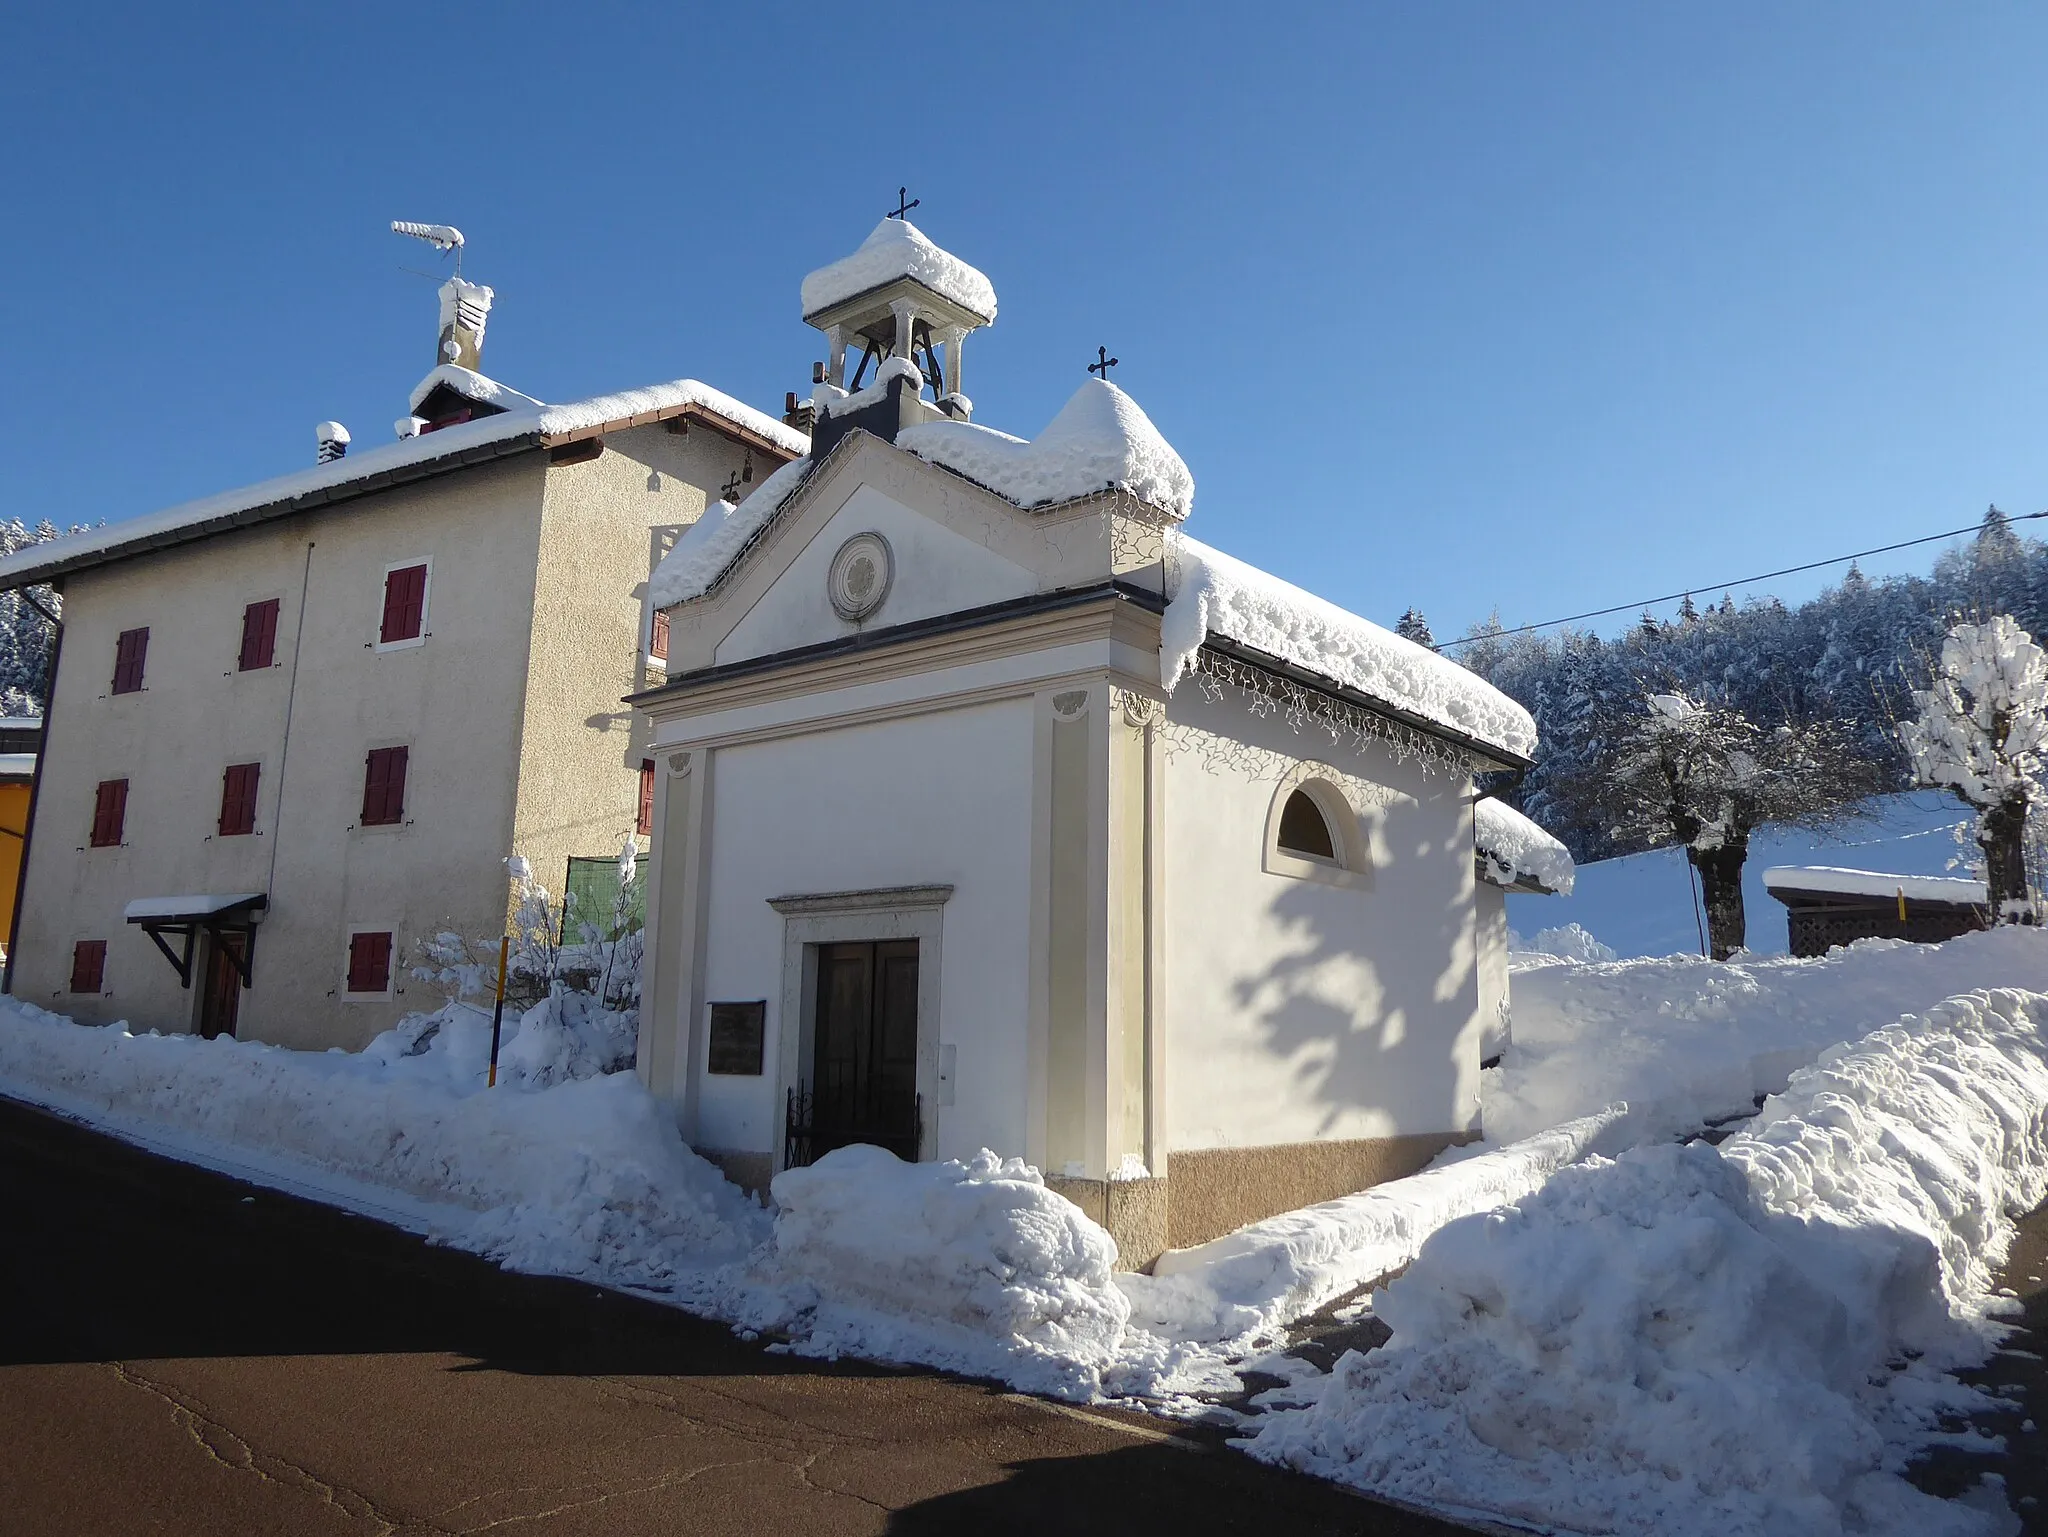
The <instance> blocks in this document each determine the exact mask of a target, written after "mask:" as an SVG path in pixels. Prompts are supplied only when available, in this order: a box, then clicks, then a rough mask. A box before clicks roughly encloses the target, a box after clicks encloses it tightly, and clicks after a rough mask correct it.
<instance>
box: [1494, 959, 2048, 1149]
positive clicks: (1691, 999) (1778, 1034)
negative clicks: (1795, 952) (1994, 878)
mask: <svg viewBox="0 0 2048 1537" xmlns="http://www.w3.org/2000/svg"><path fill="white" fill-rule="evenodd" d="M1516 960H1517V965H1516V968H1515V970H1514V972H1513V974H1512V980H1511V996H1512V999H1513V1003H1514V1012H1515V1031H1514V1040H1513V1043H1512V1044H1511V1045H1510V1046H1509V1047H1508V1049H1507V1051H1506V1053H1505V1054H1504V1056H1503V1058H1502V1061H1501V1065H1500V1066H1499V1067H1498V1068H1496V1069H1493V1070H1491V1071H1489V1072H1487V1073H1485V1074H1484V1075H1482V1078H1481V1084H1482V1094H1483V1096H1484V1107H1483V1112H1484V1124H1485V1127H1486V1135H1487V1138H1488V1140H1489V1141H1493V1142H1509V1141H1513V1140H1514V1139H1516V1138H1518V1137H1526V1136H1528V1135H1530V1134H1531V1133H1533V1132H1536V1131H1539V1130H1541V1129H1542V1128H1544V1127H1546V1126H1554V1125H1556V1124H1558V1123H1559V1122H1561V1121H1565V1120H1568V1119H1570V1118H1571V1117H1573V1116H1578V1115H1585V1114H1588V1113H1590V1112H1592V1111H1594V1110H1597V1109H1599V1108H1600V1107H1601V1106H1602V1105H1607V1104H1611V1103H1613V1102H1615V1101H1617V1100H1624V1101H1626V1102H1627V1103H1628V1106H1629V1109H1630V1111H1631V1117H1630V1118H1631V1121H1632V1122H1633V1123H1634V1124H1635V1125H1636V1126H1637V1127H1638V1128H1639V1129H1640V1130H1641V1132H1642V1133H1643V1134H1644V1135H1645V1136H1655V1135H1660V1134H1670V1133H1676V1132H1684V1131H1688V1130H1691V1129H1692V1128H1695V1127H1697V1126H1698V1125H1699V1124H1700V1123H1701V1122H1702V1121H1711V1120H1719V1119H1722V1118H1725V1117H1728V1116H1735V1115H1745V1114H1747V1113H1748V1112H1749V1111H1750V1110H1751V1109H1752V1108H1753V1107H1754V1105H1755V1103H1756V1097H1757V1096H1758V1095H1759V1094H1767V1093H1773V1092H1776V1091H1778V1090H1782V1089H1783V1088H1784V1087H1785V1083H1786V1079H1787V1077H1788V1076H1789V1075H1790V1074H1791V1073H1792V1071H1793V1070H1794V1069H1795V1068H1799V1067H1803V1066H1805V1065H1806V1064H1807V1063H1809V1062H1811V1061H1812V1060H1813V1059H1814V1057H1815V1055H1816V1054H1817V1053H1818V1052H1819V1051H1820V1050H1821V1049H1822V1048H1823V1047H1826V1046H1831V1045H1833V1044H1835V1043H1836V1042H1838V1041H1845V1040H1855V1039H1856V1038H1858V1037H1859V1036H1862V1035H1863V1034H1865V1033H1867V1032H1868V1031H1870V1030H1873V1029H1875V1028H1876V1027H1878V1026H1879V1025H1882V1024H1884V1023H1886V1022H1887V1021H1889V1020H1892V1019H1896V1018H1897V1017H1898V1016H1899V1015H1900V1014H1901V1013H1902V1012H1906V1011H1909V1010H1920V1009H1925V1008H1928V1007H1930V1006H1931V1005H1933V1004H1934V1003H1936V1002H1937V1001H1939V1000H1940V999H1943V998H1946V997H1948V996H1949V995H1951V994H1953V993H1959V992H1965V991H1968V990H1969V989H1972V988H1977V987H2023V988H2028V989H2031V990H2035V991H2048V933H2044V932H2043V931H2042V930H2040V929H2034V928H2020V927H2007V928H2001V929H1993V930H1990V931H1988V932H1986V933H1982V934H1966V935H1964V936H1963V937H1962V938H1960V939H1952V940H1950V941H1948V942H1947V943H1946V944H1940V945H1916V944H1908V943H1907V942H1906V941H1904V940H1891V939H1866V940H1861V941H1859V942H1857V943H1856V944H1854V945H1850V946H1848V947H1846V948H1844V949H1840V950H1836V951H1833V952H1831V953H1830V954H1828V955H1826V956H1823V957H1821V958H1819V959H1816V960H1793V959H1791V958H1790V957H1776V958H1772V959H1768V960H1747V959H1745V960H1736V961H1710V960H1705V959H1702V958H1700V957H1697V956H1682V955H1674V956H1670V957H1668V958H1666V959H1664V960H1655V961H1620V962H1615V963H1612V964H1608V965H1560V964H1549V965H1544V964H1537V965H1534V966H1532V965H1530V964H1529V962H1528V958H1527V957H1517V958H1516Z"/></svg>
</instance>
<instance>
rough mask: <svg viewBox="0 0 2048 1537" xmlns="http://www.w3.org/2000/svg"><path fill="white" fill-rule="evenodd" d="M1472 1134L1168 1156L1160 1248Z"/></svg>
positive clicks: (1362, 1181) (1331, 1194)
mask: <svg viewBox="0 0 2048 1537" xmlns="http://www.w3.org/2000/svg"><path fill="white" fill-rule="evenodd" d="M1478 1138H1479V1133H1477V1132H1476V1131H1465V1132H1459V1131H1444V1132H1423V1133H1419V1134H1417V1135H1414V1136H1407V1137H1368V1138H1362V1139H1360V1140H1358V1141H1354V1142H1287V1143H1281V1144H1279V1145H1277V1146H1273V1147H1216V1148H1203V1149H1201V1150H1200V1151H1193V1152H1177V1153H1174V1154H1172V1155H1171V1157H1170V1158H1169V1159H1168V1160H1167V1165H1166V1173H1167V1178H1166V1179H1164V1180H1162V1181H1157V1182H1156V1183H1160V1184H1164V1185H1165V1186H1166V1187H1167V1201H1166V1247H1168V1248H1171V1249H1185V1248H1187V1247H1188V1246H1189V1245H1191V1244H1198V1243H1207V1242H1208V1241H1209V1240H1210V1239H1212V1238H1221V1237H1222V1236H1223V1235H1224V1234H1225V1233H1228V1232H1231V1231H1233V1230H1234V1229H1236V1228H1241V1227H1243V1226H1244V1225H1245V1224H1246V1223H1247V1222H1258V1221H1261V1220H1263V1219H1264V1218H1267V1217H1273V1216H1277V1215H1279V1214H1280V1213H1281V1212H1283V1211H1293V1210H1294V1209H1295V1208H1296V1207H1299V1206H1313V1205H1315V1204H1316V1203H1317V1202H1318V1201H1333V1200H1335V1199H1336V1198H1337V1197H1338V1196H1340V1195H1350V1194H1352V1193H1353V1192H1355V1191H1359V1190H1364V1189H1367V1188H1368V1187H1370V1186H1372V1185H1379V1184H1384V1183H1385V1182H1386V1181H1388V1180H1390V1179H1402V1178H1405V1177H1406V1176H1407V1175H1410V1174H1413V1173H1415V1172H1416V1171H1417V1170H1418V1169H1420V1168H1422V1166H1423V1165H1424V1164H1426V1163H1428V1162H1429V1161H1430V1159H1432V1158H1434V1157H1436V1155H1437V1154H1438V1153H1441V1152H1442V1151H1443V1150H1444V1149H1445V1148H1447V1147H1455V1146H1457V1145H1458V1144H1459V1143H1463V1142H1475V1141H1477V1140H1478ZM1047 1183H1051V1182H1050V1181H1047ZM1105 1225H1106V1224H1105ZM1156 1257H1157V1255H1156V1253H1155V1254H1154V1255H1152V1256H1150V1257H1148V1258H1147V1260H1146V1261H1145V1263H1147V1264H1150V1263H1151V1260H1152V1259H1153V1258H1156Z"/></svg>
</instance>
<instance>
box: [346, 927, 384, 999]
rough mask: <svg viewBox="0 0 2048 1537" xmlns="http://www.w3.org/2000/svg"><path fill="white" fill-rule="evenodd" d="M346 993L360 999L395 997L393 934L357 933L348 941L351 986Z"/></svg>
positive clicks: (376, 931) (366, 930) (380, 930)
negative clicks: (392, 965) (393, 982)
mask: <svg viewBox="0 0 2048 1537" xmlns="http://www.w3.org/2000/svg"><path fill="white" fill-rule="evenodd" d="M344 991H346V992H348V993H350V994H352V995H355V996H357V997H378V998H385V997H389V996H390V994H391V931H390V930H389V929H357V930H355V931H354V932H353V933H351V934H350V935H349V937H348V983H347V986H346V987H345V989H344Z"/></svg>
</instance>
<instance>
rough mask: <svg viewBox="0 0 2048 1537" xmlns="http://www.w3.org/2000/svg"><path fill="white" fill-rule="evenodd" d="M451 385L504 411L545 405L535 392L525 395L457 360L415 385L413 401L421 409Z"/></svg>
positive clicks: (466, 398) (444, 365)
mask: <svg viewBox="0 0 2048 1537" xmlns="http://www.w3.org/2000/svg"><path fill="white" fill-rule="evenodd" d="M444 384H445V385H447V386H448V388H449V389H451V390H453V391H455V393H456V394H458V395H460V396H461V397H462V398H463V399H464V400H474V401H476V402H477V403H478V404H480V405H487V406H496V407H497V408H498V409H499V410H501V411H516V410H518V409H519V408H520V407H522V406H544V405H546V404H547V402H546V401H543V400H535V399H534V398H533V397H532V396H531V395H522V394H520V393H519V391H517V390H515V389H513V388H512V387H511V386H510V385H507V384H500V383H499V382H498V381H497V380H496V379H492V378H488V377H486V376H485V375H483V374H480V373H478V372H477V371H476V370H475V369H473V368H462V367H459V366H458V365H456V364H454V363H443V364H441V365H440V366H439V367H438V368H436V369H435V370H434V371H433V372H432V373H430V374H428V375H427V376H426V378H424V379H422V380H420V382H419V383H418V384H416V385H414V386H413V391H412V399H411V404H412V408H413V410H414V411H417V410H419V408H420V402H421V401H423V400H425V399H426V398H427V397H428V396H429V395H431V394H433V393H434V391H435V390H436V389H437V388H439V387H440V386H441V385H444Z"/></svg>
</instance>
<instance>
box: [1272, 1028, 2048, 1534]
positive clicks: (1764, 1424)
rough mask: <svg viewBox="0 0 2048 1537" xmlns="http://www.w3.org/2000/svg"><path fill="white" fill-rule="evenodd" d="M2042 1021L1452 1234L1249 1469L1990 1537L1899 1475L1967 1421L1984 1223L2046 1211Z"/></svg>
mask: <svg viewBox="0 0 2048 1537" xmlns="http://www.w3.org/2000/svg"><path fill="white" fill-rule="evenodd" d="M2037 1020H2048V997H2043V996H2041V995H2038V994H2022V993H2014V992H1998V993H1988V994H1987V993H1975V994H1972V995H1969V996H1966V997H1958V998H1953V999H1950V1000H1948V1001H1946V1002H1944V1003H1942V1004H1941V1005H1940V1006H1938V1007H1937V1008H1935V1009H1933V1010H1931V1011H1930V1012H1929V1014H1928V1016H1927V1017H1926V1018H1924V1019H1919V1018H1914V1017H1911V1016H1908V1017H1906V1018H1904V1019H1902V1020H1899V1021H1898V1022H1897V1023H1896V1024H1895V1025H1893V1026H1891V1027H1888V1028H1885V1029H1881V1030H1879V1031H1877V1032H1875V1033H1873V1034H1871V1035H1870V1036H1868V1037H1866V1038H1865V1039H1864V1040H1862V1041H1860V1042H1858V1043H1857V1044H1856V1045H1854V1046H1853V1047H1843V1048H1841V1049H1840V1050H1838V1051H1835V1052H1833V1053H1830V1054H1829V1057H1828V1059H1827V1060H1826V1061H1825V1062H1823V1063H1822V1064H1821V1065H1820V1066H1819V1067H1816V1068H1815V1069H1813V1070H1811V1071H1809V1072H1806V1073H1802V1074H1801V1075H1799V1077H1798V1078H1796V1079H1795V1080H1794V1082H1793V1084H1792V1086H1791V1089H1790V1091H1789V1092H1788V1094H1787V1096H1786V1097H1785V1098H1784V1099H1783V1100H1781V1101H1778V1102H1775V1103H1773V1104H1772V1105H1770V1106H1769V1107H1767V1109H1766V1111H1765V1114H1764V1115H1763V1117H1761V1119H1760V1122H1759V1124H1758V1126H1757V1127H1756V1128H1755V1129H1754V1130H1752V1131H1749V1132H1745V1133H1743V1134H1741V1135H1738V1136H1737V1137H1734V1138H1732V1139H1730V1141H1729V1142H1728V1143H1726V1144H1725V1145H1724V1146H1722V1147H1721V1148H1720V1149H1718V1150H1717V1149H1715V1148H1712V1147H1709V1146H1707V1145H1706V1144H1704V1143H1692V1144H1688V1145H1684V1146H1671V1145H1662V1146H1656V1147H1648V1148H1642V1149H1638V1150H1635V1151H1633V1152H1630V1153H1627V1154H1624V1155H1623V1156H1622V1157H1621V1159H1619V1160H1618V1161H1615V1162H1608V1161H1606V1160H1604V1159H1599V1158H1595V1159H1592V1160H1590V1161H1589V1162H1588V1163H1586V1164H1584V1165H1581V1166H1578V1167H1575V1168H1570V1169H1566V1170H1563V1171H1561V1172H1560V1173H1559V1174H1558V1175H1557V1176H1556V1177H1555V1178H1554V1179H1553V1180H1552V1181H1551V1182H1550V1183H1549V1184H1548V1185H1547V1186H1546V1187H1545V1188H1544V1189H1543V1190H1542V1191H1541V1192H1540V1193H1539V1194H1537V1195H1535V1196H1533V1197H1531V1198H1529V1199H1528V1200H1526V1201H1524V1202H1522V1203H1521V1204H1520V1205H1519V1206H1518V1207H1516V1208H1514V1209H1511V1210H1506V1211H1498V1212H1494V1213H1490V1214H1488V1215H1485V1216H1481V1217H1475V1218H1470V1219H1467V1220H1465V1221H1462V1222H1457V1223H1453V1224H1451V1225H1450V1226H1448V1227H1446V1228H1444V1229H1443V1230H1442V1231H1440V1232H1439V1233H1438V1234H1437V1235H1436V1236H1435V1237H1434V1238H1432V1239H1431V1240H1430V1241H1429V1242H1428V1243H1427V1244H1425V1245H1424V1246H1423V1249H1422V1252H1421V1254H1420V1255H1419V1256H1418V1257H1417V1259H1416V1261H1415V1263H1414V1265H1413V1266H1411V1267H1410V1269H1409V1270H1408V1272H1407V1273H1406V1274H1405V1275H1403V1276H1402V1277H1400V1278H1399V1279H1397V1280H1396V1281H1394V1282H1393V1283H1392V1285H1391V1286H1389V1287H1388V1289H1387V1290H1386V1292H1385V1293H1384V1295H1383V1296H1382V1297H1381V1298H1379V1299H1378V1301H1377V1305H1376V1308H1375V1311H1376V1313H1377V1315H1378V1317H1379V1318H1380V1319H1381V1320H1382V1321H1383V1322H1385V1323H1387V1324H1388V1325H1390V1326H1391V1327H1392V1329H1393V1338H1392V1340H1391V1341H1390V1342H1389V1344H1388V1345H1387V1346H1386V1347H1385V1348H1383V1349H1382V1350H1380V1351H1378V1352H1375V1353H1374V1354H1372V1355H1369V1356H1361V1355H1358V1354H1356V1353H1355V1352H1354V1353H1350V1354H1347V1355H1346V1356H1345V1357H1344V1358H1343V1359H1342V1360H1340V1361H1339V1362H1338V1364H1337V1367H1336V1369H1335V1371H1334V1372H1333V1373H1332V1375H1331V1376H1330V1377H1328V1378H1327V1379H1324V1380H1322V1381H1321V1382H1316V1383H1309V1384H1306V1385H1302V1384H1296V1385H1294V1386H1293V1387H1292V1388H1290V1389H1289V1390H1288V1391H1289V1393H1290V1394H1292V1395H1293V1397H1294V1399H1295V1401H1296V1402H1301V1401H1303V1400H1310V1401H1309V1402H1307V1403H1306V1405H1305V1406H1304V1407H1299V1408H1289V1409H1282V1410H1280V1411H1278V1412H1276V1413H1275V1414H1273V1415H1271V1416H1269V1417H1268V1418H1267V1419H1265V1420H1264V1421H1262V1422H1261V1423H1260V1425H1259V1428H1258V1430H1257V1432H1256V1434H1255V1435H1254V1436H1253V1437H1252V1438H1251V1439H1250V1441H1249V1443H1248V1447H1249V1450H1250V1451H1251V1452H1252V1453H1253V1455H1255V1456H1259V1457H1261V1458H1264V1459H1266V1460H1269V1461H1273V1462H1280V1463H1285V1464H1287V1465H1289V1466H1293V1467H1296V1468H1300V1469H1303V1470H1305V1471H1309V1472H1314V1473H1320V1474H1323V1475H1325V1476H1329V1477H1335V1478H1340V1479H1343V1480H1345V1481H1347V1482H1350V1483H1354V1484H1357V1485H1359V1486H1361V1487H1364V1488H1367V1489H1370V1490H1373V1491H1374V1492H1377V1493H1382V1494H1387V1495H1392V1496H1394V1497H1396V1498H1402V1499H1408V1500H1414V1501H1419V1502H1422V1503H1426V1504H1429V1505H1433V1506H1436V1507H1438V1508H1441V1509H1445V1510H1447V1511H1451V1512H1453V1513H1468V1514H1469V1513H1475V1512H1476V1513H1483V1514H1487V1515H1492V1516H1500V1517H1506V1518H1508V1519H1510V1520H1514V1521H1518V1522H1529V1523H1534V1524H1537V1525H1539V1526H1541V1527H1546V1528H1547V1527H1550V1526H1561V1527H1565V1528H1568V1529H1571V1530H1574V1531H1589V1532H1590V1531H1599V1532H1653V1533H1659V1534H1672V1537H1686V1534H1701V1537H1706V1534H1712V1537H1732V1534H1742V1533H1778V1532H1788V1531H1800V1532H1816V1533H1824V1532H1842V1531H1858V1532H1880V1533H1883V1532H1890V1533H1902V1534H1904V1533H1910V1534H1912V1537H1923V1534H1926V1533H1936V1532H1957V1533H1960V1532H1992V1531H1998V1530H2001V1529H2005V1530H2009V1529H2010V1527H2009V1524H2007V1525H2004V1526H2003V1527H2001V1525H2000V1524H1998V1523H1995V1522H1994V1520H1993V1516H1992V1513H1991V1512H1989V1511H1987V1510H1982V1509H1977V1508H1972V1507H1971V1506H1970V1505H1967V1504H1948V1503H1944V1502H1942V1501H1939V1500H1936V1499H1933V1498H1932V1497H1930V1496H1927V1495H1924V1494H1921V1493H1920V1492H1918V1491H1917V1490H1915V1489H1913V1488H1912V1487H1911V1486H1910V1485H1908V1484H1906V1483H1905V1482H1904V1480H1902V1479H1901V1478H1899V1477H1898V1476H1897V1471H1896V1470H1897V1468H1898V1467H1899V1466H1900V1465H1901V1464H1902V1460H1903V1457H1904V1455H1905V1454H1906V1452H1907V1451H1908V1450H1909V1449H1910V1448H1911V1447H1912V1446H1913V1445H1914V1444H1915V1443H1916V1442H1918V1441H1924V1440H1925V1439H1926V1437H1927V1436H1928V1435H1929V1434H1931V1433H1932V1432H1933V1430H1934V1410H1935V1409H1936V1408H1938V1407H1941V1406H1951V1407H1952V1406H1954V1405H1957V1404H1959V1403H1965V1402H1968V1401H1970V1395H1969V1393H1968V1391H1967V1390H1965V1389H1962V1388H1961V1387H1960V1386H1959V1385H1958V1384H1956V1383H1954V1382H1953V1381H1952V1380H1949V1379H1945V1378H1943V1377H1941V1376H1940V1375H1939V1372H1938V1369H1939V1368H1942V1367H1948V1366H1955V1365H1960V1364H1963V1363H1965V1362H1972V1361H1978V1360H1981V1359H1983V1356H1984V1352H1985V1350H1986V1348H1987V1346H1986V1341H1985V1337H1984V1333H1983V1332H1982V1331H1980V1330H1977V1329H1973V1328H1971V1327H1969V1324H1970V1323H1971V1322H1972V1321H1974V1320H1977V1319H1981V1317H1982V1316H1983V1314H1984V1313H1985V1312H1986V1311H1987V1308H1988V1305H1989V1304H1990V1301H1991V1299H1990V1298H1989V1297H1988V1296H1987V1295H1986V1291H1985V1289H1986V1286H1987V1284H1988V1281H1989V1267H1990V1266H1991V1265H1992V1264H1993V1263H1995V1262H1996V1261H1997V1260H1998V1259H1999V1258H2000V1257H2001V1256H2002V1253H2003V1250H2004V1248H2005V1247H2006V1246H2007V1245H2008V1244H2009V1243H2010V1240H2011V1235H2012V1228H2011V1224H2010V1222H2009V1220H2008V1219H2009V1218H2010V1217H2012V1216H2016V1215H2019V1214H2021V1213H2024V1212H2025V1211H2027V1210H2029V1209H2030V1208H2031V1207H2033V1206H2034V1205H2036V1204H2038V1203H2039V1202H2040V1201H2041V1200H2042V1198H2043V1197H2044V1196H2048V1040H2044V1036H2043V1032H2042V1030H2041V1028H2040V1024H2039V1023H2037ZM1945 1302H1946V1305H1944V1303H1945ZM2007 1519H2008V1522H2009V1517H2008V1518H2007Z"/></svg>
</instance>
